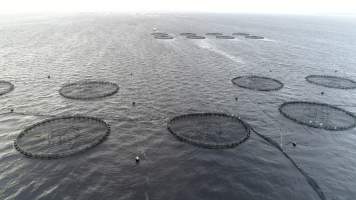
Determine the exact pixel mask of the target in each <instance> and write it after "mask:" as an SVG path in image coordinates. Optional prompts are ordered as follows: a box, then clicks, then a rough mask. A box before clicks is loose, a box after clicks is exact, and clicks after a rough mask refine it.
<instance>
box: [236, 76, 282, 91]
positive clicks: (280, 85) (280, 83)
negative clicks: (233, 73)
mask: <svg viewBox="0 0 356 200" xmlns="http://www.w3.org/2000/svg"><path fill="white" fill-rule="evenodd" d="M241 78H259V79H265V80H269V81H274V82H275V83H278V84H279V87H276V88H272V89H258V88H252V87H248V86H244V85H240V84H238V83H237V82H235V80H238V79H241ZM231 82H232V83H233V84H234V85H237V86H239V87H242V88H245V89H250V90H255V91H265V92H268V91H277V90H280V89H282V88H283V86H284V84H283V83H282V82H281V81H279V80H277V79H274V78H269V77H264V76H255V75H250V76H238V77H236V78H233V79H232V80H231Z"/></svg>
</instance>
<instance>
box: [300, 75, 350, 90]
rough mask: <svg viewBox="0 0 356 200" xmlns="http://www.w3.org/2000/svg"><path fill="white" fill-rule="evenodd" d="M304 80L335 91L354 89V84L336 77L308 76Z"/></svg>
mask: <svg viewBox="0 0 356 200" xmlns="http://www.w3.org/2000/svg"><path fill="white" fill-rule="evenodd" d="M305 79H306V80H307V81H308V82H309V83H312V84H316V85H321V86H324V87H328V88H336V89H355V88H356V82H355V81H353V80H351V79H347V78H343V77H338V76H324V75H309V76H307V77H305Z"/></svg>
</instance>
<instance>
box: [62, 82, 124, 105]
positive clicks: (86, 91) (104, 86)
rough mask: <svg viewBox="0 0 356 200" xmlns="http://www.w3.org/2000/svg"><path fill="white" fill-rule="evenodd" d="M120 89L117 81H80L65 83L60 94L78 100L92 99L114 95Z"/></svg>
mask: <svg viewBox="0 0 356 200" xmlns="http://www.w3.org/2000/svg"><path fill="white" fill-rule="evenodd" d="M118 91H119V86H118V85H117V84H116V83H111V82H107V81H78V82H74V83H69V84H65V85H63V86H62V88H61V89H60V90H59V94H60V95H62V96H63V97H65V98H69V99H76V100H92V99H99V98H103V97H108V96H111V95H114V94H115V93H117V92H118Z"/></svg>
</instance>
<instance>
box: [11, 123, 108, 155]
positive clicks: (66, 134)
mask: <svg viewBox="0 0 356 200" xmlns="http://www.w3.org/2000/svg"><path fill="white" fill-rule="evenodd" d="M109 134H110V127H109V125H108V124H106V123H105V122H104V121H103V120H101V119H99V118H95V117H88V116H67V117H56V118H52V119H48V120H45V121H42V122H39V123H37V124H34V125H32V126H30V127H27V128H26V129H25V130H23V131H22V132H21V133H20V134H19V135H18V136H17V138H16V140H15V142H14V146H15V148H16V150H17V151H19V152H20V153H22V154H24V155H25V156H27V157H31V158H39V159H57V158H64V157H67V156H71V155H74V154H78V153H81V152H84V151H87V150H89V149H91V148H93V147H95V146H97V145H99V144H100V143H102V142H103V141H104V140H105V139H106V138H107V137H108V135H109Z"/></svg>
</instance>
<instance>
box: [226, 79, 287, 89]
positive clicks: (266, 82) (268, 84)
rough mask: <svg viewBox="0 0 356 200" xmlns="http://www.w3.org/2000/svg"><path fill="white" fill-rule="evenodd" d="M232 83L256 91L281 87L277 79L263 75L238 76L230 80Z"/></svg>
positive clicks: (281, 84)
mask: <svg viewBox="0 0 356 200" xmlns="http://www.w3.org/2000/svg"><path fill="white" fill-rule="evenodd" d="M231 81H232V83H233V84H235V85H237V86H239V87H242V88H246V89H250V90H256V91H276V90H280V89H282V88H283V83H282V82H280V81H279V80H276V79H273V78H268V77H263V76H239V77H236V78H234V79H232V80H231Z"/></svg>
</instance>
